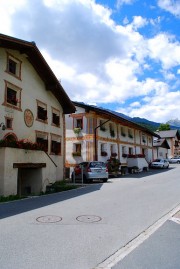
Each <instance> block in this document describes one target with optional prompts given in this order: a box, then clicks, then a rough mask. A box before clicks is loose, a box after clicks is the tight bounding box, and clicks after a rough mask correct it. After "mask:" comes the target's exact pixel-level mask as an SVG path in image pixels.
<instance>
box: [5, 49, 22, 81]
mask: <svg viewBox="0 0 180 269" xmlns="http://www.w3.org/2000/svg"><path fill="white" fill-rule="evenodd" d="M6 71H7V72H8V73H9V74H11V75H14V76H16V77H17V78H19V79H20V78H21V61H20V60H18V59H17V58H15V57H14V56H12V55H10V54H9V53H8V54H7V68H6Z"/></svg>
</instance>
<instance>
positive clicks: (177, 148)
mask: <svg viewBox="0 0 180 269" xmlns="http://www.w3.org/2000/svg"><path fill="white" fill-rule="evenodd" d="M156 134H158V135H159V136H160V137H161V138H164V139H166V140H167V142H168V144H169V147H170V148H169V149H168V157H169V158H170V157H174V156H180V133H179V131H178V130H167V131H158V132H156Z"/></svg>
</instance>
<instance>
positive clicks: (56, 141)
mask: <svg viewBox="0 0 180 269" xmlns="http://www.w3.org/2000/svg"><path fill="white" fill-rule="evenodd" d="M51 154H55V155H61V137H60V136H58V135H51Z"/></svg>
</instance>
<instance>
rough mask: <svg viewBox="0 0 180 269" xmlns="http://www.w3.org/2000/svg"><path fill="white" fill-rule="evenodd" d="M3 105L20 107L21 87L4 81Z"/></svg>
mask: <svg viewBox="0 0 180 269" xmlns="http://www.w3.org/2000/svg"><path fill="white" fill-rule="evenodd" d="M3 105H5V106H9V107H13V108H15V109H21V88H19V87H17V86H15V85H13V84H11V83H9V82H7V81H5V100H4V103H3Z"/></svg>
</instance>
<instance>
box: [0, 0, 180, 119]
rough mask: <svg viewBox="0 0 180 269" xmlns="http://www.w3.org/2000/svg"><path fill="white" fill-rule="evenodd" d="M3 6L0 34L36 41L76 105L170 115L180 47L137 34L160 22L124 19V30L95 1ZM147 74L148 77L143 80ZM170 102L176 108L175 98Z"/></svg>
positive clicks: (6, 2)
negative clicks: (114, 105)
mask: <svg viewBox="0 0 180 269" xmlns="http://www.w3.org/2000/svg"><path fill="white" fill-rule="evenodd" d="M0 1H1V10H2V11H3V12H1V17H2V16H3V17H2V18H1V20H2V21H3V23H1V25H0V31H1V32H2V33H4V34H9V35H12V36H16V37H17V38H22V39H24V40H27V41H32V40H34V41H35V42H36V44H37V46H38V48H39V49H40V51H41V52H42V54H43V55H44V57H45V59H46V60H47V62H48V64H49V65H50V66H51V68H52V70H53V71H54V73H55V75H56V76H57V78H58V79H60V80H61V84H62V86H63V87H64V89H65V90H66V91H67V93H68V95H69V97H70V98H71V99H72V100H76V101H83V102H87V103H91V104H97V105H98V103H100V102H101V103H110V102H112V103H113V102H116V103H117V102H119V104H123V103H124V102H126V101H127V100H128V99H129V98H135V100H137V99H138V98H139V100H140V101H136V102H132V104H131V106H130V107H129V110H128V108H127V109H126V114H127V112H128V113H130V115H135V113H136V114H137V115H141V117H147V118H149V117H151V116H152V115H151V113H152V111H153V116H152V117H154V118H156V113H157V115H158V111H160V114H159V115H158V116H160V115H161V116H162V118H163V117H164V118H165V117H166V116H167V115H168V116H170V115H169V114H168V112H167V111H166V110H167V106H166V103H164V101H163V99H166V98H164V97H165V96H171V95H169V94H170V91H171V90H172V88H171V87H170V85H169V84H168V83H169V81H172V80H173V81H176V83H174V87H176V88H178V87H179V85H178V82H177V77H176V76H177V75H178V74H179V73H180V71H177V74H175V73H173V72H172V70H171V69H172V68H173V67H178V65H179V64H180V44H179V43H178V42H177V41H176V39H175V38H174V37H172V36H170V35H168V34H167V33H159V34H157V35H156V36H154V37H152V38H151V39H147V38H145V37H144V36H143V35H142V34H140V33H139V32H138V30H139V28H142V27H144V26H148V23H150V24H151V25H153V26H157V25H158V24H159V23H160V22H161V20H162V18H161V17H158V18H155V19H153V20H152V19H146V18H143V17H141V16H134V17H133V19H132V22H131V23H129V21H128V19H127V18H125V19H124V24H125V25H120V24H117V22H114V21H113V20H112V19H111V15H112V11H111V10H110V9H108V8H105V7H103V6H102V5H100V4H97V3H96V2H95V0H34V1H31V0H19V1H16V4H15V3H14V0H0ZM133 2H134V1H132V0H121V1H118V2H117V4H118V5H119V7H120V6H121V5H122V4H132V3H133ZM2 14H3V15H2ZM154 63H158V65H159V70H156V72H157V75H158V78H155V76H153V75H154V73H153V72H154V70H153V64H154ZM144 72H149V77H147V78H145V77H143V74H144ZM150 72H152V75H151V73H150ZM162 74H163V75H164V78H163V77H162ZM177 97H178V95H177V96H176V98H177ZM156 100H157V101H159V103H158V104H155V101H156ZM141 101H142V103H143V105H140V103H141ZM171 101H172V102H174V103H173V104H174V105H177V102H176V99H175V97H174V99H173V97H171ZM169 105H170V104H169ZM178 106H179V105H178ZM164 107H166V110H165V109H164ZM151 109H152V110H151ZM168 110H169V108H168ZM150 111H151V113H150ZM154 111H155V112H156V113H155V114H154ZM163 111H164V112H163ZM171 111H172V113H174V110H173V109H171ZM143 113H144V114H143ZM163 113H164V114H163ZM170 118H172V117H170Z"/></svg>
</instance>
